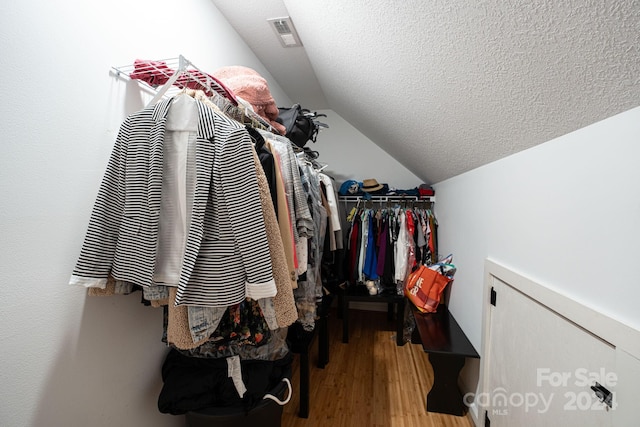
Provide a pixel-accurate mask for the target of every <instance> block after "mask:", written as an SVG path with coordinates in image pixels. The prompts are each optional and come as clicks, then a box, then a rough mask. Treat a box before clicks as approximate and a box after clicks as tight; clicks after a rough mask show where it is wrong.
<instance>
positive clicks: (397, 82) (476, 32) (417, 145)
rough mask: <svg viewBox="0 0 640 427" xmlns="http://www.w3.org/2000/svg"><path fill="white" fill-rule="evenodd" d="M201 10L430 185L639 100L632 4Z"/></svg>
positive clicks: (267, 2)
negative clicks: (286, 38) (273, 23)
mask: <svg viewBox="0 0 640 427" xmlns="http://www.w3.org/2000/svg"><path fill="white" fill-rule="evenodd" d="M212 1H213V3H214V4H215V5H216V6H217V7H218V9H220V11H221V12H222V13H223V15H225V17H226V18H227V19H228V20H229V22H230V23H231V25H232V26H233V27H234V28H235V29H236V30H237V31H238V33H239V34H240V35H241V36H242V37H243V38H244V39H245V41H246V42H247V44H248V45H249V46H250V47H251V48H252V49H253V50H254V52H255V53H256V55H257V56H258V57H259V58H260V60H261V61H262V62H263V63H264V65H265V66H266V68H267V69H268V70H269V71H270V73H271V74H272V76H274V78H275V79H276V81H277V82H278V84H279V85H280V86H281V87H282V89H283V90H284V91H285V92H286V93H287V95H289V97H290V98H291V99H292V100H293V101H294V102H299V103H301V104H302V105H303V106H304V107H306V108H311V109H325V108H328V109H331V110H333V111H335V112H336V113H338V114H339V115H340V116H342V117H343V118H344V119H346V120H348V121H349V122H350V123H351V124H352V125H353V126H355V127H356V128H357V129H358V130H359V131H360V132H362V133H363V134H365V135H366V136H367V137H368V138H369V139H371V140H372V141H373V142H374V143H375V144H377V145H378V146H379V147H381V148H382V149H383V150H385V151H386V152H387V153H389V154H390V155H391V156H393V157H394V158H395V159H397V160H398V161H399V162H400V163H402V164H403V165H404V166H406V167H407V168H408V169H409V170H411V171H412V172H413V173H414V174H416V175H417V176H418V177H420V178H421V179H423V180H424V181H425V182H429V183H435V182H439V181H441V180H443V179H446V178H449V177H452V176H455V175H458V174H460V173H462V172H465V171H467V170H470V169H473V168H475V167H478V166H480V165H483V164H486V163H489V162H492V161H494V160H497V159H500V158H502V157H505V156H507V155H510V154H512V153H516V152H518V151H521V150H523V149H526V148H529V147H532V146H534V145H536V144H540V143H543V142H546V141H548V140H550V139H552V138H554V137H557V136H560V135H563V134H566V133H568V132H571V131H573V130H576V129H579V128H581V127H584V126H586V125H589V124H591V123H594V122H596V121H599V120H602V119H604V118H607V117H610V116H612V115H615V114H617V113H620V112H622V111H625V110H628V109H630V108H632V107H636V106H638V105H640V1H638V0H611V1H609V0H600V1H596V0H565V1H554V0H548V1H539V0H533V1H530V2H522V1H520V0H473V1H472V0H467V1H463V0H432V1H424V0H407V1H403V2H396V3H395V4H394V3H393V2H386V1H344V0H314V1H295V0H246V1H242V2H239V1H236V0H233V1H231V0H212ZM279 16H290V17H291V18H292V19H293V22H294V24H295V26H296V29H297V31H298V33H299V35H300V38H301V39H302V42H303V44H304V47H303V48H283V47H281V45H280V43H279V42H278V40H277V39H276V37H275V35H274V33H273V30H272V29H271V28H270V27H269V26H268V25H267V23H266V19H267V18H274V17H279ZM543 172H544V171H534V172H533V173H543Z"/></svg>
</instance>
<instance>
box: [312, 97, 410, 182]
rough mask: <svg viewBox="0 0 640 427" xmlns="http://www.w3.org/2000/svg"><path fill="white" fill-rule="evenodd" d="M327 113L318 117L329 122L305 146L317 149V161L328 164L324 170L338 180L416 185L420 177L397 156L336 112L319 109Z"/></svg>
mask: <svg viewBox="0 0 640 427" xmlns="http://www.w3.org/2000/svg"><path fill="white" fill-rule="evenodd" d="M318 113H324V114H326V115H327V117H322V118H320V119H319V121H321V122H323V123H326V124H327V125H329V129H324V130H322V131H321V132H320V134H319V135H318V141H317V142H316V143H315V144H314V143H313V142H308V143H307V146H308V147H309V148H311V149H312V150H316V151H318V152H319V153H320V157H318V161H319V162H321V163H324V164H328V165H329V166H328V167H327V169H326V171H327V173H329V174H330V175H331V176H333V177H334V178H335V179H336V181H337V182H338V183H339V184H340V183H342V182H344V181H346V180H348V179H353V180H356V181H359V182H362V181H363V180H365V179H368V178H375V179H376V180H377V181H378V182H379V183H381V184H389V186H391V187H395V188H398V189H409V188H415V187H417V186H418V185H420V184H422V180H421V179H420V178H418V177H417V176H416V175H414V174H413V173H412V172H410V171H409V170H408V169H407V168H405V167H404V166H402V164H400V163H399V162H398V161H397V160H396V159H394V158H393V157H391V156H390V155H389V154H387V152H386V151H383V150H382V149H381V148H380V147H378V146H377V145H375V144H374V143H373V142H371V140H370V139H369V138H367V137H366V136H364V135H363V134H362V133H360V131H358V130H357V129H356V128H354V127H353V126H351V124H349V122H347V121H346V120H344V119H343V118H342V117H341V116H339V115H338V114H337V113H336V112H334V111H332V110H321V111H318Z"/></svg>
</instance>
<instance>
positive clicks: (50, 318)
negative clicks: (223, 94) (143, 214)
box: [0, 0, 291, 427]
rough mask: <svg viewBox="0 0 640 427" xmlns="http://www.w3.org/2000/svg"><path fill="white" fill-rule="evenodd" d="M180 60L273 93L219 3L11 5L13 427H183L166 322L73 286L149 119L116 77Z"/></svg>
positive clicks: (7, 32) (6, 399) (4, 250)
mask: <svg viewBox="0 0 640 427" xmlns="http://www.w3.org/2000/svg"><path fill="white" fill-rule="evenodd" d="M179 54H183V55H184V56H185V57H187V58H188V59H190V60H191V61H193V62H194V63H195V64H196V65H197V66H198V67H200V68H201V69H203V70H205V71H209V72H211V71H213V70H215V69H217V68H218V67H221V66H224V65H246V66H249V67H252V68H255V69H256V70H257V71H258V72H260V73H261V74H262V75H263V76H265V77H266V78H268V79H269V81H270V82H271V81H273V79H271V76H270V75H269V74H268V73H266V71H265V70H264V67H263V66H262V64H261V63H260V62H259V61H258V60H257V59H256V57H255V55H254V54H253V53H252V52H251V51H250V50H249V49H248V48H247V47H246V45H245V44H244V43H243V42H242V41H241V39H240V38H239V36H238V35H237V34H236V33H235V31H234V30H233V29H232V28H231V27H230V26H229V25H228V23H227V22H226V21H225V20H224V19H223V17H222V16H221V14H220V13H219V12H218V11H217V9H215V7H214V6H213V5H212V4H211V3H210V2H209V1H208V0H181V1H177V0H155V1H150V0H138V1H133V2H132V1H127V0H111V1H108V2H86V1H79V0H61V1H56V2H50V1H44V0H24V1H12V2H4V3H3V5H2V12H1V13H0V62H1V64H2V78H1V79H0V93H2V97H3V101H2V102H0V117H2V120H1V121H0V129H1V135H2V144H1V145H0V196H1V199H2V203H1V205H0V206H1V208H0V236H2V238H1V242H2V243H1V246H0V259H1V261H0V278H1V280H2V285H3V287H2V289H3V292H2V301H3V302H2V304H0V324H1V325H2V326H1V327H0V342H2V346H0V356H1V357H0V358H1V360H2V363H1V364H0V379H1V381H0V402H2V403H1V404H0V425H2V426H7V427H24V426H38V427H40V426H48V427H56V426H60V427H68V426H121V427H128V426H131V427H140V426H145V425H147V426H151V425H153V426H158V427H159V426H171V425H183V424H184V420H183V418H182V417H173V416H171V415H163V414H160V413H159V412H158V409H157V406H156V405H157V397H158V393H159V391H160V387H161V379H160V367H161V364H162V360H163V358H164V355H165V352H166V347H165V346H164V344H163V343H162V342H161V341H160V339H161V334H162V315H161V311H160V310H156V309H151V308H148V307H144V306H143V305H141V304H140V302H139V301H140V295H139V293H138V294H134V295H130V296H127V297H124V296H119V297H110V298H88V297H86V295H85V291H84V289H81V288H79V287H72V286H69V285H67V283H68V280H69V276H70V274H71V271H72V269H73V266H74V264H75V261H76V258H77V256H78V254H79V251H80V246H81V244H82V240H83V238H84V233H85V230H86V226H87V223H88V219H89V215H90V210H91V207H92V205H93V201H94V200H95V196H96V194H97V190H98V185H99V182H100V180H101V178H102V175H103V172H104V168H105V166H106V163H107V159H108V156H109V153H110V152H111V148H112V146H113V143H114V140H115V134H116V132H117V130H118V127H119V124H120V123H121V122H122V120H123V119H124V117H125V115H126V114H128V113H131V112H133V111H136V110H138V109H140V108H141V107H143V105H144V104H143V101H142V100H141V98H140V92H139V90H138V89H136V88H135V86H136V85H135V84H134V85H127V84H126V83H123V81H122V80H118V79H117V78H114V77H113V76H112V75H111V74H110V67H111V66H113V65H125V64H131V63H133V60H134V59H136V58H142V59H162V58H171V57H176V56H178V55H179ZM270 88H271V91H272V93H273V95H274V97H275V98H276V100H277V101H278V103H279V105H290V104H291V101H290V100H289V99H288V98H287V97H286V95H285V94H284V93H283V92H282V90H281V89H280V88H279V87H278V86H277V85H275V84H272V83H270Z"/></svg>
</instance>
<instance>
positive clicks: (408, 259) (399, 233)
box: [344, 206, 436, 292]
mask: <svg viewBox="0 0 640 427" xmlns="http://www.w3.org/2000/svg"><path fill="white" fill-rule="evenodd" d="M348 220H349V221H350V222H349V227H348V232H347V239H346V242H347V247H346V252H347V253H346V263H345V264H346V265H345V273H344V274H345V276H346V278H347V281H348V282H349V283H351V284H362V283H364V282H365V281H366V280H374V281H376V280H377V281H379V282H380V286H381V287H382V289H384V290H387V291H391V290H393V291H394V292H395V291H397V290H398V289H400V288H401V286H400V287H398V286H397V285H401V284H402V283H403V282H404V280H405V278H406V277H407V275H408V274H409V273H410V272H411V271H412V270H413V269H414V268H415V267H416V266H417V265H418V264H426V265H430V264H432V257H431V254H432V253H436V244H435V235H434V234H435V233H431V228H430V225H429V224H431V223H435V216H434V215H433V212H432V211H431V210H430V209H423V208H402V207H399V206H395V207H393V208H381V209H378V210H374V209H371V208H359V209H356V208H354V210H352V212H351V213H350V215H349V217H348ZM429 242H432V246H431V247H433V252H432V251H431V249H430V246H429Z"/></svg>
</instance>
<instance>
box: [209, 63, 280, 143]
mask: <svg viewBox="0 0 640 427" xmlns="http://www.w3.org/2000/svg"><path fill="white" fill-rule="evenodd" d="M213 76H214V77H215V78H217V79H218V80H220V81H221V82H222V83H224V84H225V85H226V86H227V87H228V88H229V89H231V90H232V91H233V93H234V94H235V95H236V96H239V97H240V98H242V99H244V100H245V101H247V102H248V103H249V104H251V106H252V107H253V109H254V111H255V112H256V114H258V115H259V116H261V117H263V118H265V119H266V120H267V121H268V122H269V123H270V124H271V127H273V128H274V129H275V130H276V131H277V132H278V133H280V134H281V135H284V134H285V133H286V130H285V128H284V126H282V125H281V124H280V123H278V122H276V119H277V118H278V114H279V110H278V106H277V105H276V101H275V100H274V99H273V96H271V91H269V86H268V85H267V81H266V80H265V79H264V78H263V77H262V76H261V75H260V74H258V72H257V71H255V70H253V69H251V68H248V67H243V66H241V65H231V66H228V67H223V68H220V69H218V70H216V71H215V72H214V73H213Z"/></svg>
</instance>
